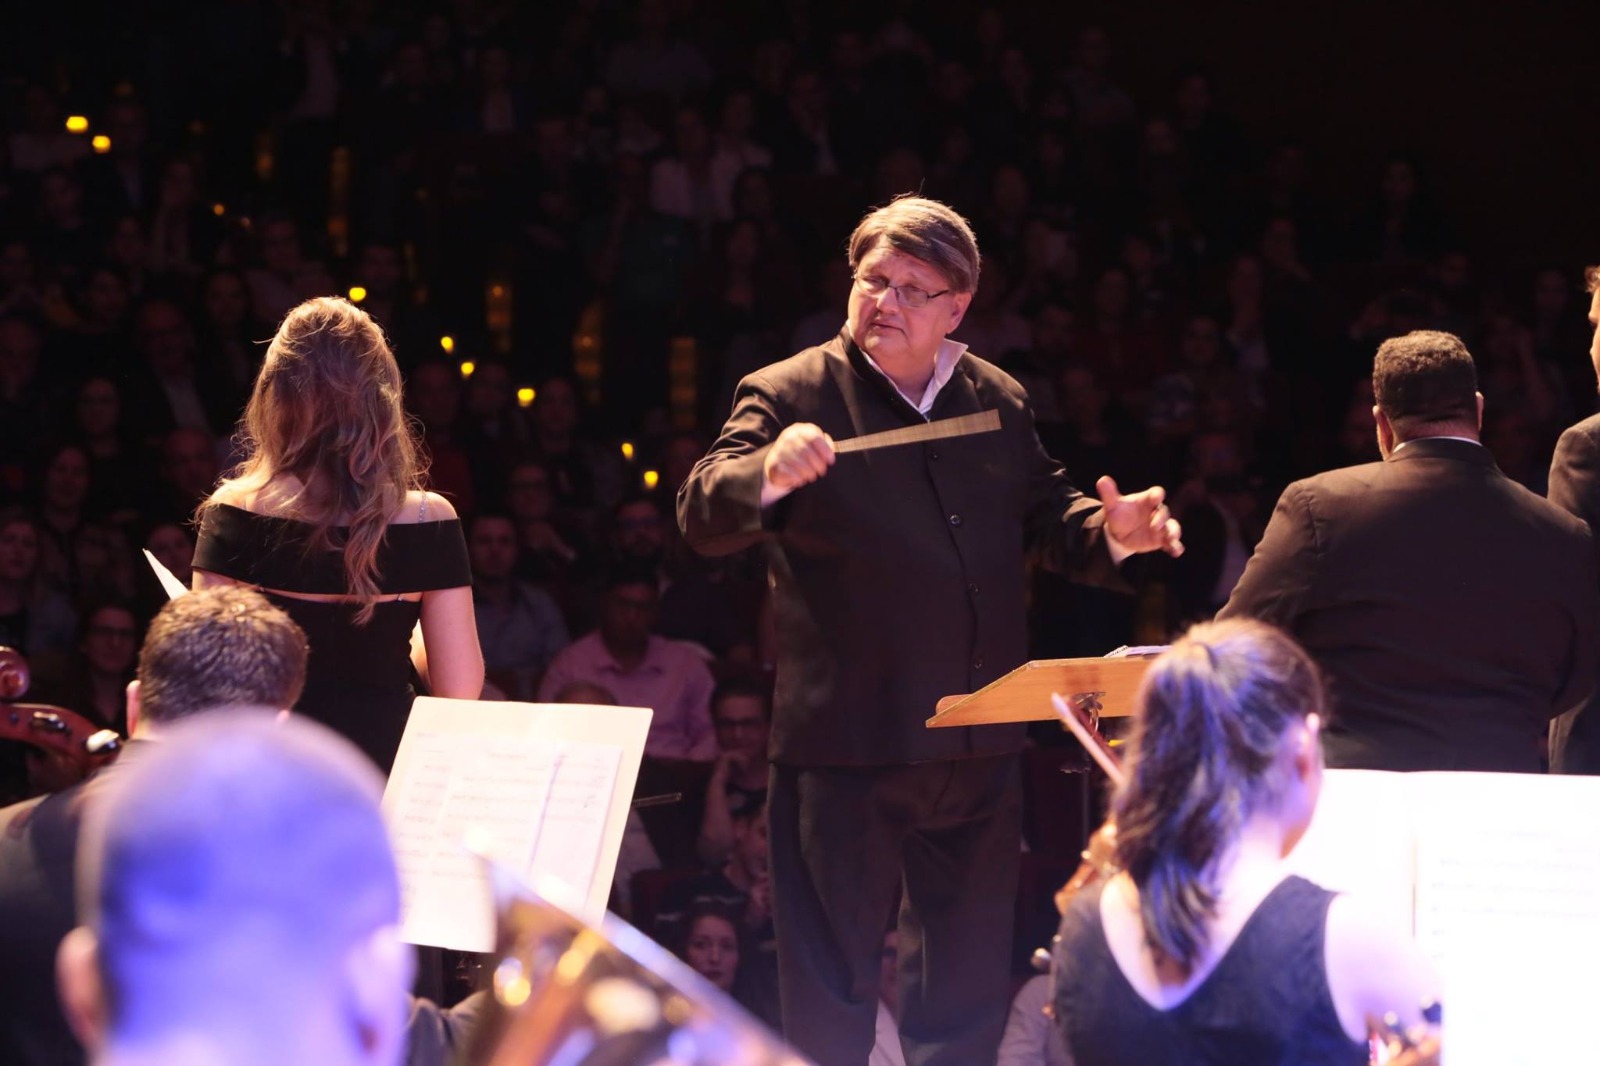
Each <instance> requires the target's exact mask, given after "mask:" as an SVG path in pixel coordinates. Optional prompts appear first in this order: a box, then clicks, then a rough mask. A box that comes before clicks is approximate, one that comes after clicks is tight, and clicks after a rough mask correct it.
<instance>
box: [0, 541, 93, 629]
mask: <svg viewBox="0 0 1600 1066" xmlns="http://www.w3.org/2000/svg"><path fill="white" fill-rule="evenodd" d="M39 551H40V534H39V524H38V523H37V522H35V521H34V520H33V518H32V517H31V516H29V515H28V513H27V512H25V511H15V510H14V511H7V512H0V646H4V647H8V648H16V649H17V650H18V651H21V652H25V653H26V654H28V655H30V656H34V655H50V654H56V655H65V654H67V653H69V652H70V651H71V650H72V641H73V637H74V636H75V635H76V633H77V627H78V619H77V615H76V614H74V613H73V610H72V604H71V603H69V602H68V600H67V598H66V596H65V595H63V594H62V593H61V592H60V591H59V590H57V589H53V588H51V587H50V586H49V584H48V583H46V582H45V581H44V580H43V577H42V575H41V574H40V571H39Z"/></svg>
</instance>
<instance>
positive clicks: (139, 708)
mask: <svg viewBox="0 0 1600 1066" xmlns="http://www.w3.org/2000/svg"><path fill="white" fill-rule="evenodd" d="M125 702H126V704H127V709H128V736H129V737H132V736H134V735H135V734H136V733H138V732H139V723H140V722H141V721H143V720H144V710H143V705H142V704H141V703H140V702H139V679H138V678H137V677H136V678H134V679H133V680H132V681H129V682H128V688H127V697H126V700H125Z"/></svg>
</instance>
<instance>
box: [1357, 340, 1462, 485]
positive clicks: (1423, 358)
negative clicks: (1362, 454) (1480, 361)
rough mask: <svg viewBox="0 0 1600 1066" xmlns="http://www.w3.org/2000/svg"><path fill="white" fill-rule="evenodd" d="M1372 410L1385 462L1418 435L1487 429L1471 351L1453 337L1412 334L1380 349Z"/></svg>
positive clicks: (1374, 365) (1375, 362)
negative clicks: (1400, 445) (1401, 446)
mask: <svg viewBox="0 0 1600 1066" xmlns="http://www.w3.org/2000/svg"><path fill="white" fill-rule="evenodd" d="M1372 395H1373V399H1374V400H1375V401H1376V403H1375V405H1374V406H1373V408H1372V413H1373V417H1374V418H1376V419H1377V422H1378V448H1379V450H1380V451H1381V452H1382V453H1383V455H1384V456H1385V458H1387V457H1388V455H1389V453H1391V452H1392V451H1394V449H1395V447H1396V446H1397V445H1399V444H1401V443H1403V442H1405V441H1408V440H1415V439H1417V438H1419V437H1469V438H1471V439H1473V440H1476V439H1477V437H1478V431H1479V429H1480V428H1481V427H1482V425H1483V394H1482V393H1480V392H1479V391H1478V371H1477V367H1476V366H1474V365H1473V362H1472V353H1471V352H1469V351H1467V346H1466V345H1465V344H1462V343H1461V338H1460V337H1457V336H1456V335H1455V334H1454V333H1442V332H1439V331H1438V330H1431V329H1419V330H1413V331H1412V332H1410V333H1407V334H1405V335H1403V336H1400V337H1391V338H1390V339H1389V340H1386V341H1384V342H1383V343H1382V344H1381V345H1379V346H1378V354H1377V357H1376V358H1375V359H1374V360H1373V362H1372Z"/></svg>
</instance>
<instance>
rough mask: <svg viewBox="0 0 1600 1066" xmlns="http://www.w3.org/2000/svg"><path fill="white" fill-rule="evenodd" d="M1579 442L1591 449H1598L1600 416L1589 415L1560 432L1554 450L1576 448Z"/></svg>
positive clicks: (1599, 444)
mask: <svg viewBox="0 0 1600 1066" xmlns="http://www.w3.org/2000/svg"><path fill="white" fill-rule="evenodd" d="M1580 442H1581V443H1584V444H1587V445H1589V447H1591V448H1600V414H1593V415H1590V416H1589V417H1588V418H1585V419H1584V420H1583V421H1581V422H1577V423H1575V424H1573V425H1570V426H1568V427H1567V428H1566V429H1564V430H1562V431H1561V438H1560V439H1559V440H1558V441H1557V442H1556V450H1557V451H1560V450H1562V449H1563V448H1572V447H1577V446H1578V445H1579V443H1580Z"/></svg>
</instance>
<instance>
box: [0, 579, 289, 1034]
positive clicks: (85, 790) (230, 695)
mask: <svg viewBox="0 0 1600 1066" xmlns="http://www.w3.org/2000/svg"><path fill="white" fill-rule="evenodd" d="M306 654H307V653H306V640H305V634H304V633H302V632H301V631H300V627H299V626H297V625H295V624H294V622H292V621H290V619H289V616H288V615H286V614H284V613H283V612H282V611H280V610H278V609H277V608H276V607H273V606H272V605H271V604H269V603H267V601H266V600H265V599H264V598H263V597H262V596H261V595H260V594H258V593H255V592H252V591H249V590H248V589H241V588H229V589H215V590H210V591H206V592H197V593H191V594H189V595H186V596H180V597H179V598H177V599H176V600H173V601H172V602H171V603H169V604H168V605H167V606H166V607H165V608H163V609H162V611H161V612H160V614H158V615H157V616H156V618H155V620H154V621H153V622H152V623H151V625H150V631H149V633H148V635H147V636H146V638H145V642H144V647H143V649H142V650H141V651H140V654H139V671H138V674H139V676H138V680H137V681H135V682H134V683H133V684H132V685H130V686H129V687H128V692H127V709H126V716H127V725H128V732H129V734H130V736H131V737H132V738H133V739H132V741H131V742H130V743H129V745H128V749H127V751H126V752H124V754H123V756H122V758H121V759H119V760H118V761H117V762H116V763H113V764H112V765H111V767H110V768H108V769H107V770H105V771H104V772H103V773H101V774H99V775H98V776H96V777H92V778H90V779H89V780H87V781H85V782H83V783H82V784H80V785H75V786H73V787H72V788H68V789H65V790H63V791H61V792H57V793H55V794H53V795H49V796H44V797H41V798H38V799H33V800H29V801H27V802H25V803H20V804H17V805H16V806H14V807H9V808H7V809H5V810H3V811H0V958H4V959H5V960H6V963H5V965H4V966H0V1062H6V1063H11V1064H17V1066H32V1064H38V1066H45V1064H52V1066H56V1064H62V1063H77V1062H82V1061H83V1053H82V1051H81V1050H79V1048H78V1045H77V1043H76V1042H75V1041H74V1040H73V1038H72V1035H71V1033H69V1032H68V1030H67V1027H66V1022H65V1020H64V1019H63V1017H62V1014H61V1009H60V1007H59V1006H58V1005H57V1001H56V996H55V986H54V983H53V982H52V981H51V980H50V975H51V974H52V973H53V972H54V959H55V951H56V945H57V943H59V942H60V940H61V938H62V937H63V936H64V935H66V933H67V931H68V930H69V929H71V928H72V926H73V924H74V921H73V913H72V898H73V884H74V874H73V871H74V869H75V866H74V854H75V850H76V847H77V841H78V835H79V828H80V825H81V819H82V816H83V810H84V805H85V803H86V802H87V801H88V799H89V798H91V797H95V796H97V795H98V794H99V792H100V790H102V789H104V788H105V786H106V784H107V782H109V781H111V780H113V779H115V778H116V777H117V776H118V775H120V774H122V773H124V772H126V771H127V770H128V768H130V767H133V766H135V765H137V764H138V763H139V762H140V761H141V760H142V759H143V757H144V756H145V755H146V754H148V753H149V752H150V751H152V750H155V749H156V747H157V745H155V744H153V743H150V741H151V740H152V739H154V738H157V737H160V736H161V735H162V734H163V732H164V730H165V729H166V728H167V727H168V726H169V725H171V724H173V723H175V722H177V721H179V720H180V719H184V718H188V717H191V716H194V715H200V714H204V713H207V712H209V711H211V710H213V709H216V708H222V707H242V706H251V707H258V708H264V709H267V710H276V709H278V708H282V707H289V706H291V705H293V703H294V702H295V700H297V699H299V698H300V690H301V688H302V687H303V686H304V684H305V672H306ZM263 868H265V867H263Z"/></svg>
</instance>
